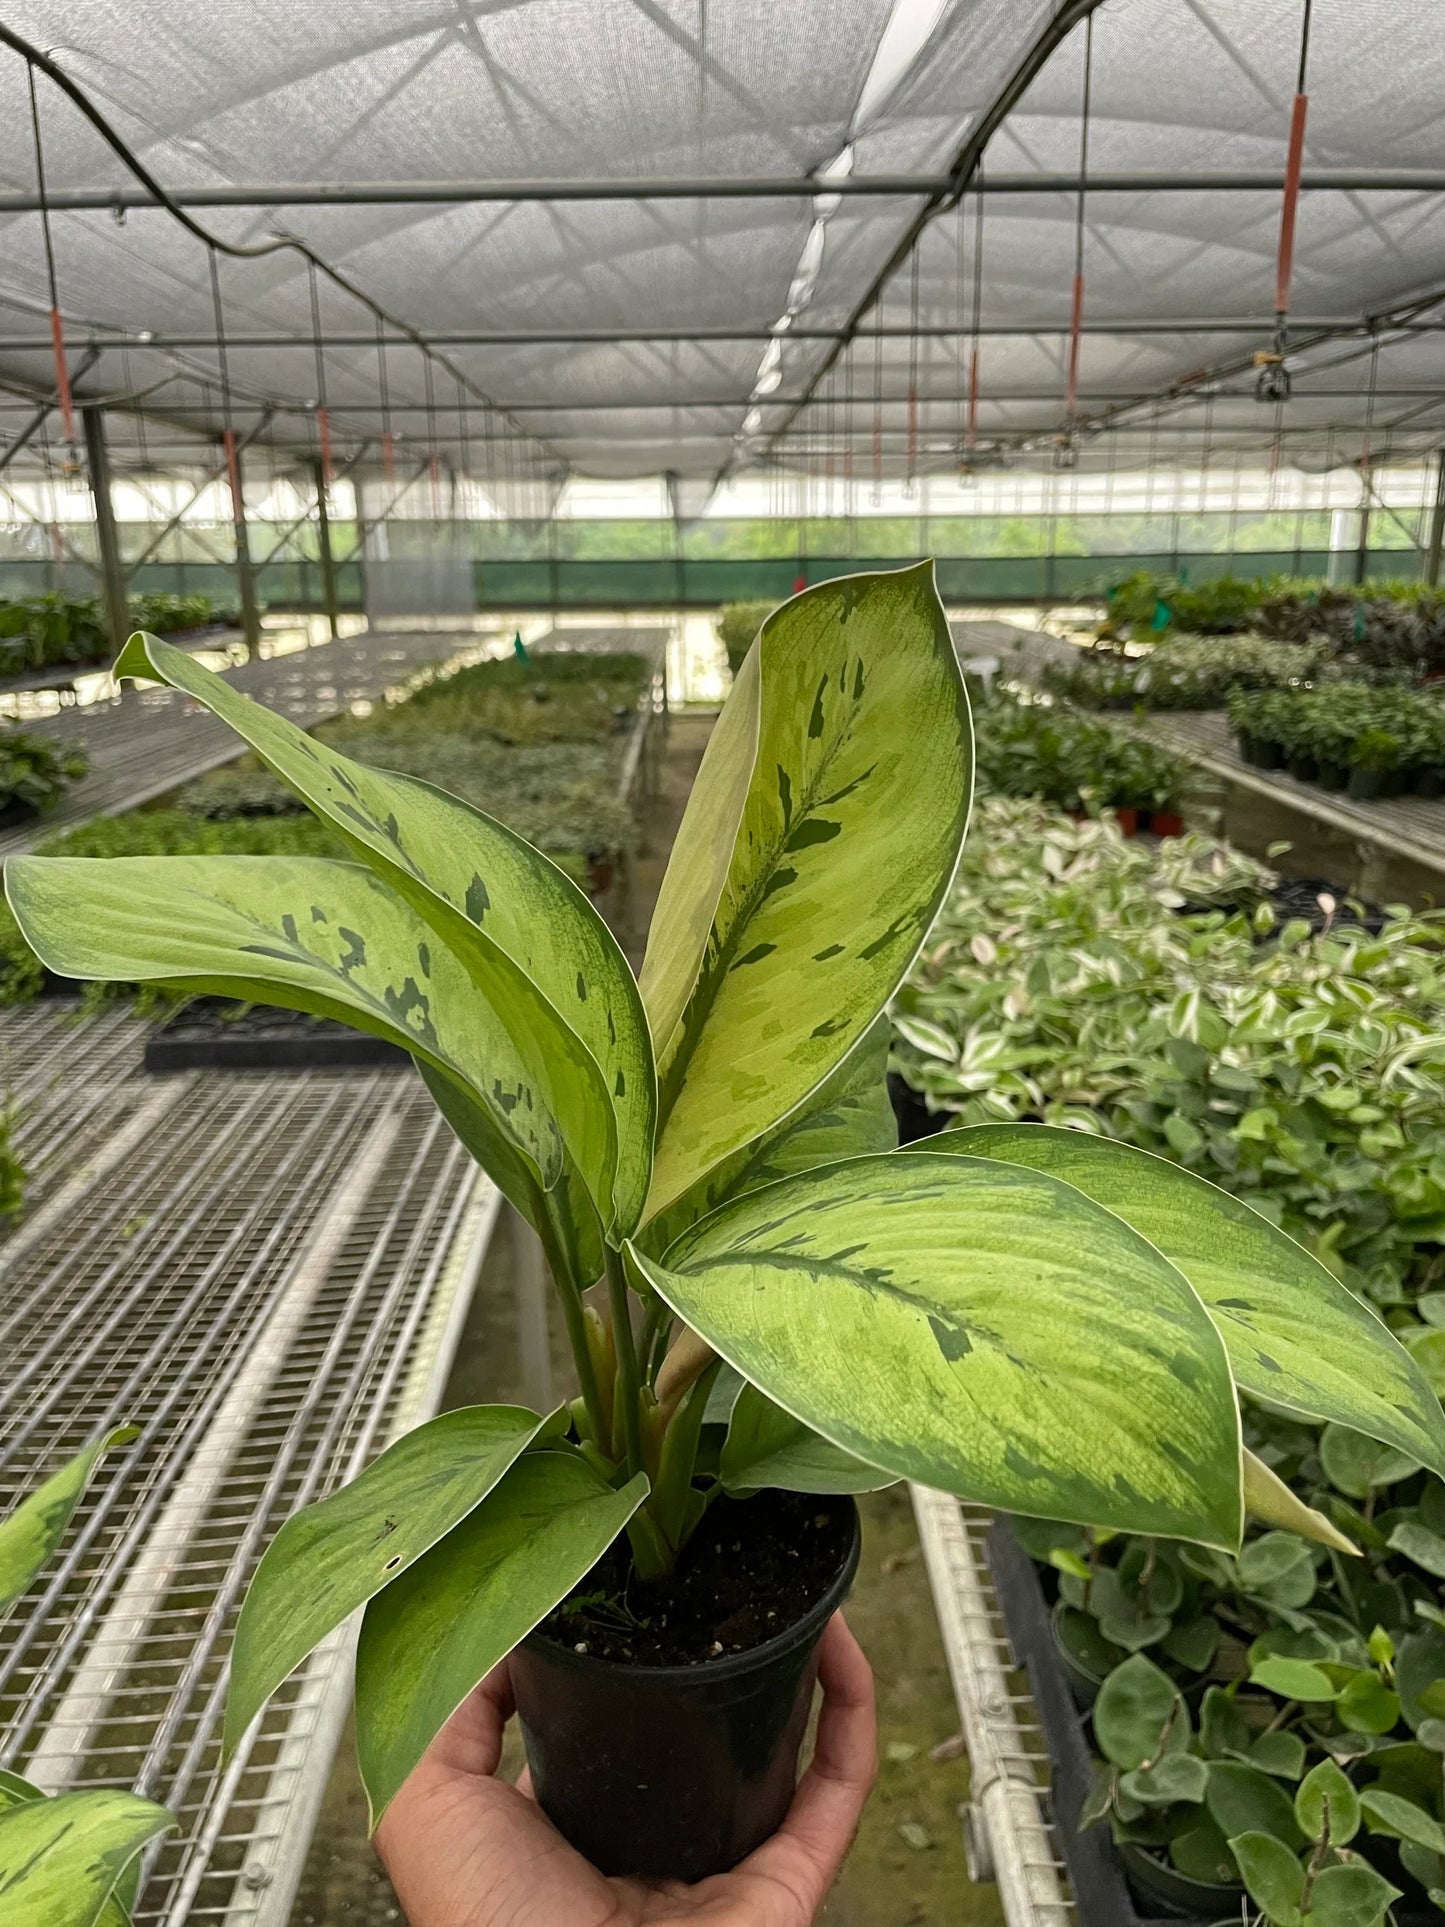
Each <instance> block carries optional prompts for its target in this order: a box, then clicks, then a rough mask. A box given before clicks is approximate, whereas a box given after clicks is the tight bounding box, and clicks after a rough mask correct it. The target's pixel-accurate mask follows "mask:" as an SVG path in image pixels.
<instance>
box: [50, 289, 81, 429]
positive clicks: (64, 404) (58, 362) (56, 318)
mask: <svg viewBox="0 0 1445 1927" xmlns="http://www.w3.org/2000/svg"><path fill="white" fill-rule="evenodd" d="M50 341H51V346H52V347H53V348H54V350H55V392H56V394H57V395H58V396H59V397H60V420H61V423H62V425H63V426H64V429H65V439H66V441H68V442H73V441H74V440H75V409H74V408H73V407H72V405H71V400H70V370H69V369H68V368H67V367H66V365H65V329H64V326H63V325H62V323H61V319H60V310H59V308H52V309H51V310H50Z"/></svg>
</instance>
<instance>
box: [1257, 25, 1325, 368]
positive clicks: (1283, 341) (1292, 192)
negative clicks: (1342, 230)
mask: <svg viewBox="0 0 1445 1927" xmlns="http://www.w3.org/2000/svg"><path fill="white" fill-rule="evenodd" d="M1313 4H1314V0H1304V11H1303V14H1302V17H1301V20H1300V43H1299V67H1298V70H1297V73H1296V77H1295V92H1294V100H1293V102H1292V103H1291V105H1290V116H1289V146H1288V148H1287V150H1286V153H1285V164H1284V194H1283V197H1282V199H1281V202H1280V211H1279V251H1278V254H1277V255H1276V258H1275V274H1274V343H1273V346H1272V347H1270V348H1269V349H1267V350H1261V351H1260V353H1259V354H1257V355H1256V356H1255V358H1254V359H1255V364H1256V366H1257V367H1258V369H1259V377H1258V380H1257V381H1256V383H1255V390H1254V392H1255V397H1256V399H1257V400H1259V401H1263V402H1274V403H1275V404H1276V405H1278V404H1280V403H1282V402H1286V401H1288V400H1289V396H1290V377H1289V370H1288V368H1287V367H1286V366H1285V354H1286V351H1287V349H1288V346H1289V301H1290V282H1291V280H1292V279H1293V275H1294V236H1295V218H1296V216H1297V214H1298V212H1299V191H1300V170H1301V169H1302V168H1303V166H1304V152H1305V122H1306V120H1307V118H1308V115H1309V104H1310V98H1309V94H1308V93H1307V92H1306V90H1305V85H1306V79H1307V76H1308V73H1309V57H1310V13H1311V9H1312V7H1313Z"/></svg>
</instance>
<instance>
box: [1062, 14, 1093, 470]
mask: <svg viewBox="0 0 1445 1927" xmlns="http://www.w3.org/2000/svg"><path fill="white" fill-rule="evenodd" d="M1093 79H1094V16H1093V15H1092V14H1090V15H1089V17H1088V19H1087V20H1086V21H1085V22H1084V89H1083V100H1082V103H1081V106H1080V110H1079V196H1078V204H1077V206H1076V208H1075V210H1074V281H1073V288H1072V293H1071V300H1070V307H1069V359H1068V371H1067V374H1066V377H1065V383H1064V414H1065V416H1066V437H1067V439H1066V441H1065V443H1064V444H1063V445H1062V447H1061V451H1060V452H1061V453H1062V452H1063V449H1064V448H1067V450H1068V451H1069V453H1070V454H1072V452H1073V438H1074V426H1075V422H1076V419H1077V416H1078V412H1079V345H1080V341H1081V338H1082V335H1083V328H1084V220H1085V209H1086V203H1087V197H1088V183H1089V107H1090V94H1091V92H1092V88H1093Z"/></svg>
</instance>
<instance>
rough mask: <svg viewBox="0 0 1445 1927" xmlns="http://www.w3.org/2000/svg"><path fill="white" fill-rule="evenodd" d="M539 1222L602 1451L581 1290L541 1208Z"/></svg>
mask: <svg viewBox="0 0 1445 1927" xmlns="http://www.w3.org/2000/svg"><path fill="white" fill-rule="evenodd" d="M538 1216H539V1217H540V1219H541V1223H540V1224H539V1225H538V1226H537V1235H538V1237H539V1238H540V1239H541V1240H542V1250H543V1252H544V1254H545V1256H546V1259H547V1265H548V1268H549V1269H550V1271H551V1273H552V1281H553V1283H554V1284H555V1285H556V1287H557V1295H558V1297H559V1298H560V1299H561V1300H562V1316H563V1318H564V1320H565V1321H566V1325H567V1342H568V1343H569V1344H570V1345H571V1347H572V1358H573V1362H574V1363H575V1364H576V1367H577V1383H578V1385H579V1386H580V1387H581V1389H582V1402H583V1404H584V1405H585V1406H586V1407H587V1417H588V1419H589V1420H590V1422H591V1425H592V1436H593V1438H594V1439H595V1440H596V1441H597V1444H598V1445H599V1446H600V1447H601V1448H602V1449H603V1450H604V1451H605V1450H606V1448H607V1443H608V1438H609V1434H608V1432H607V1430H606V1429H605V1427H604V1425H603V1419H602V1395H601V1393H600V1392H599V1391H598V1389H597V1374H596V1372H595V1371H594V1370H593V1369H592V1353H591V1350H590V1349H589V1347H588V1344H587V1321H586V1320H585V1319H584V1318H583V1316H582V1290H581V1287H580V1286H579V1285H578V1283H577V1280H576V1279H575V1278H574V1277H573V1276H572V1271H571V1267H570V1266H569V1265H568V1263H567V1261H566V1258H565V1256H564V1255H563V1251H562V1247H561V1245H560V1244H559V1243H558V1240H557V1234H556V1232H555V1230H554V1229H553V1226H552V1224H551V1222H550V1220H549V1219H548V1217H547V1215H546V1213H545V1211H543V1212H539V1213H538Z"/></svg>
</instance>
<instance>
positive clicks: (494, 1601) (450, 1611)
mask: <svg viewBox="0 0 1445 1927" xmlns="http://www.w3.org/2000/svg"><path fill="white" fill-rule="evenodd" d="M647 1490H648V1486H647V1480H646V1478H645V1477H644V1476H643V1475H642V1474H641V1473H639V1474H638V1475H637V1477H636V1478H635V1479H633V1480H632V1481H631V1482H630V1483H629V1484H628V1485H626V1486H624V1487H623V1488H622V1490H621V1491H620V1492H614V1491H613V1490H612V1489H611V1488H610V1487H609V1486H607V1485H605V1484H604V1483H603V1481H602V1480H601V1479H600V1478H599V1477H598V1476H597V1474H596V1473H595V1472H594V1471H592V1469H591V1468H590V1466H588V1465H587V1464H586V1463H585V1462H584V1461H583V1460H582V1459H580V1458H577V1457H574V1456H573V1455H571V1454H569V1453H563V1452H537V1453H533V1454H529V1455H527V1456H526V1457H524V1458H522V1459H519V1460H518V1461H517V1463H516V1464H515V1465H514V1466H513V1467H512V1469H511V1471H510V1472H508V1473H507V1475H506V1477H505V1478H504V1479H503V1480H502V1482H501V1484H500V1485H498V1486H497V1487H496V1489H495V1490H494V1491H493V1492H491V1493H490V1494H489V1495H488V1497H487V1499H486V1500H485V1502H484V1503H483V1504H481V1505H479V1506H478V1507H477V1508H476V1509H475V1510H474V1511H473V1512H472V1513H470V1514H469V1515H468V1517H467V1518H465V1519H464V1520H463V1521H462V1522H461V1524H460V1525H458V1526H455V1527H453V1529H452V1531H451V1532H449V1533H448V1534H447V1536H446V1537H445V1538H444V1539H442V1540H441V1541H439V1542H438V1544H436V1545H435V1546H433V1547H432V1549H431V1551H430V1552H428V1553H426V1554H425V1555H424V1556H423V1557H422V1558H420V1559H419V1560H417V1562H416V1564H415V1565H413V1566H412V1567H411V1568H410V1569H409V1570H408V1571H407V1572H405V1573H403V1574H402V1576H401V1577H400V1578H399V1579H397V1580H395V1581H393V1583H392V1584H391V1585H389V1586H388V1587H387V1588H386V1590H385V1591H384V1592H381V1593H378V1595H377V1596H376V1598H375V1599H373V1600H372V1602H371V1604H370V1605H369V1606H368V1607H367V1609H366V1616H365V1618H364V1619H363V1621H362V1625H361V1640H360V1644H359V1645H358V1647H357V1654H356V1746H357V1754H358V1756H359V1758H360V1762H361V1777H362V1780H363V1781H364V1783H365V1785H366V1791H367V1796H368V1798H369V1800H370V1802H371V1823H372V1825H373V1827H374V1826H375V1825H376V1824H377V1822H378V1821H379V1820H380V1819H381V1816H382V1814H383V1813H384V1812H385V1811H386V1808H387V1806H388V1805H389V1804H390V1802H391V1800H392V1798H393V1797H394V1795H395V1794H396V1792H397V1789H398V1788H399V1787H400V1786H401V1784H402V1782H403V1781H404V1780H405V1779H406V1777H407V1775H408V1774H409V1773H410V1772H411V1770H412V1768H413V1767H414V1766H415V1765H416V1763H417V1761H418V1760H419V1759H420V1758H421V1756H422V1754H423V1753H424V1752H425V1751H426V1749H427V1747H428V1746H429V1745H430V1744H431V1742H432V1740H433V1739H434V1738H435V1736H436V1734H437V1733H438V1732H440V1730H441V1728H442V1727H443V1726H444V1725H445V1724H446V1722H447V1721H448V1720H449V1719H450V1718H451V1716H452V1714H453V1713H454V1712H455V1711H456V1709H457V1707H458V1706H460V1705H461V1703H462V1701H463V1700H464V1699H465V1698H466V1696H467V1694H468V1693H470V1692H471V1690H472V1689H473V1687H474V1686H476V1685H477V1684H478V1682H479V1681H480V1680H482V1679H483V1678H485V1676H486V1675H487V1673H489V1672H490V1671H491V1669H492V1667H493V1666H495V1665H496V1663H497V1661H498V1660H500V1659H505V1658H506V1656H507V1654H508V1653H509V1652H511V1650H512V1648H513V1647H514V1646H515V1645H517V1644H518V1642H519V1641H520V1640H523V1639H525V1638H526V1636H527V1634H528V1633H529V1632H530V1631H531V1630H532V1628H533V1627H534V1626H535V1625H536V1624H537V1623H538V1621H539V1620H541V1619H543V1618H545V1617H546V1615H547V1614H548V1613H549V1612H550V1611H551V1609H552V1608H553V1606H555V1605H556V1604H557V1602H558V1600H559V1599H565V1598H566V1596H567V1594H568V1593H569V1592H570V1591H571V1590H572V1588H573V1586H575V1585H576V1583H577V1581H578V1580H579V1579H581V1578H582V1576H583V1575H584V1574H585V1573H586V1572H587V1571H588V1570H589V1569H590V1568H591V1567H592V1566H593V1565H595V1564H596V1562H597V1560H598V1559H599V1558H600V1557H601V1556H602V1554H603V1553H604V1552H605V1551H606V1549H607V1547H608V1546H609V1545H611V1543H612V1541H613V1540H614V1539H615V1538H616V1537H617V1534H618V1533H619V1532H621V1530H622V1528H623V1527H624V1526H625V1525H626V1523H627V1521H628V1520H629V1519H630V1518H631V1516H632V1514H633V1513H634V1512H635V1511H636V1509H637V1507H638V1506H639V1505H641V1503H642V1501H643V1499H644V1498H645V1497H646V1495H647Z"/></svg>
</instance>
